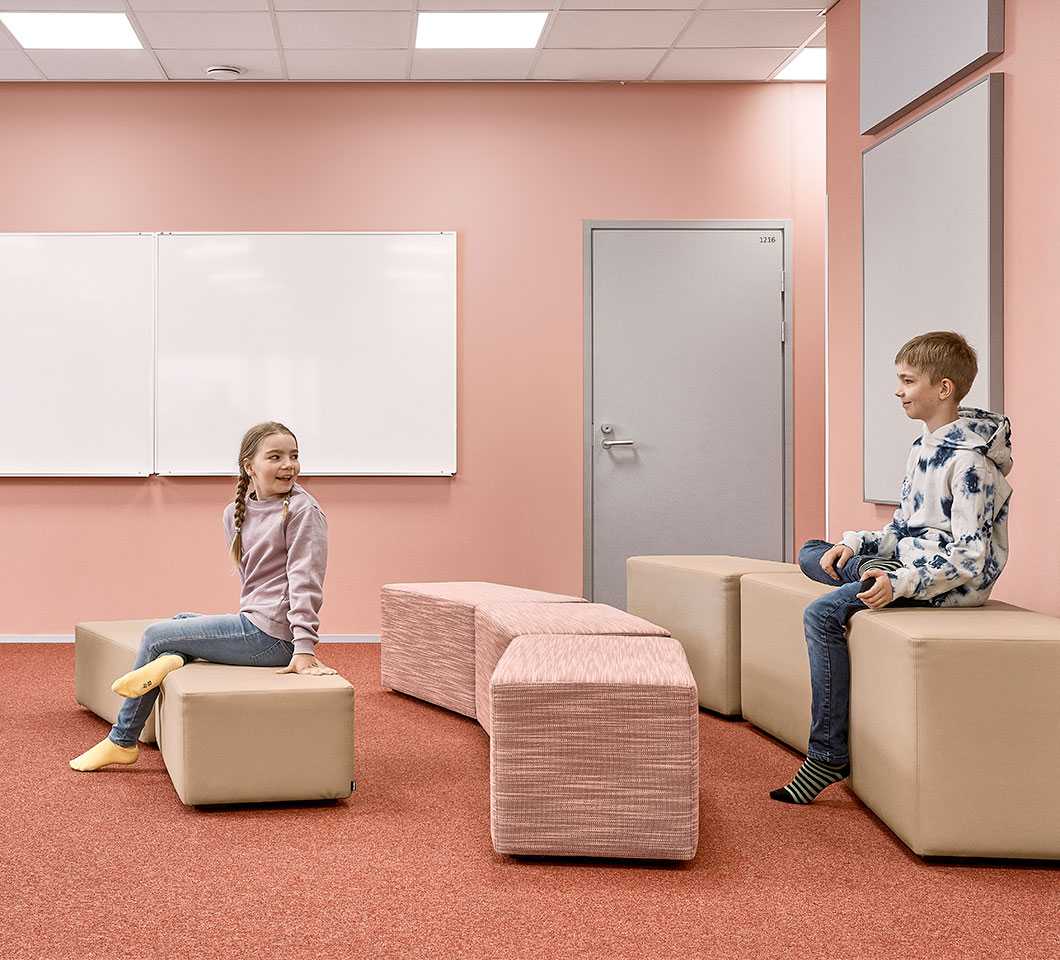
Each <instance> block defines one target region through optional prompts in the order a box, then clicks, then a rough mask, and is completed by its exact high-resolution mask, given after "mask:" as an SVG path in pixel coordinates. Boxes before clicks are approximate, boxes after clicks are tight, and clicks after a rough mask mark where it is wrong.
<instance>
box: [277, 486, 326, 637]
mask: <svg viewBox="0 0 1060 960" xmlns="http://www.w3.org/2000/svg"><path fill="white" fill-rule="evenodd" d="M327 565H328V524H327V520H326V519H325V517H324V514H323V513H322V512H321V511H320V510H319V509H317V507H315V506H312V505H310V506H308V507H306V509H304V510H302V511H300V512H299V513H296V514H292V515H291V516H290V517H288V519H287V586H288V600H289V601H290V605H291V608H290V611H289V612H288V614H287V621H288V623H290V625H291V636H292V638H293V639H294V652H295V653H312V652H313V649H314V645H315V644H316V642H317V639H318V637H317V628H318V627H319V626H320V607H321V606H322V605H323V603H324V573H325V571H326V569H327Z"/></svg>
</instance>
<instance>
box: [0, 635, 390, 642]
mask: <svg viewBox="0 0 1060 960" xmlns="http://www.w3.org/2000/svg"><path fill="white" fill-rule="evenodd" d="M73 642H74V636H73V634H72V633H27V634H22V635H20V634H17V633H0V643H73ZM320 642H321V643H379V634H377V633H328V634H324V635H323V636H322V637H321V638H320Z"/></svg>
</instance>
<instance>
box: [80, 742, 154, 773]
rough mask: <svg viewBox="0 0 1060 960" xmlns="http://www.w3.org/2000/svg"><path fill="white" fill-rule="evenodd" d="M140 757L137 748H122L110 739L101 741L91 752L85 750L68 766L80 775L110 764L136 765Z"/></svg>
mask: <svg viewBox="0 0 1060 960" xmlns="http://www.w3.org/2000/svg"><path fill="white" fill-rule="evenodd" d="M139 756H140V748H139V747H123V746H120V745H119V744H117V743H115V742H114V741H113V740H111V739H110V737H107V739H106V740H101V741H100V742H99V743H97V744H96V745H95V746H94V747H93V748H92V749H91V750H86V751H85V752H84V753H82V754H81V756H79V757H74V759H73V760H71V761H70V766H71V767H73V768H74V769H75V770H80V771H81V772H82V773H88V772H89V771H91V770H98V769H99V768H100V767H105V766H107V765H108V764H111V763H123V764H130V763H136V760H137V758H138V757H139Z"/></svg>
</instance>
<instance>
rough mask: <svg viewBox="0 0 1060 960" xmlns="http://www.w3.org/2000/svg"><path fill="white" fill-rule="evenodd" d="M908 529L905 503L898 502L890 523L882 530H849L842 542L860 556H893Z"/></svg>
mask: <svg viewBox="0 0 1060 960" xmlns="http://www.w3.org/2000/svg"><path fill="white" fill-rule="evenodd" d="M907 529H908V526H907V524H906V520H905V513H904V510H903V505H902V504H898V507H897V509H896V510H895V511H894V516H893V517H892V518H891V521H890V523H888V524H887V525H886V526H885V527H884V528H883V529H882V530H847V531H846V532H845V533H844V534H843V539H842V541H841V542H842V543H843V545H844V546H847V547H850V549H851V550H853V551H854V555H855V556H858V557H860V556H862V555H864V554H876V555H878V556H881V557H893V556H894V552H895V550H897V549H898V541H899V540H900V539H901V538H902V537H903V536H905V531H906V530H907Z"/></svg>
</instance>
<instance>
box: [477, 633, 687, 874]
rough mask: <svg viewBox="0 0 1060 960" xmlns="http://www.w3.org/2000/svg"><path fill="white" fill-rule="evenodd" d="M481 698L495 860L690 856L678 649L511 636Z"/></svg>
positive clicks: (663, 643)
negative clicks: (488, 714)
mask: <svg viewBox="0 0 1060 960" xmlns="http://www.w3.org/2000/svg"><path fill="white" fill-rule="evenodd" d="M490 689H491V701H492V726H493V735H492V737H491V739H490V829H491V833H492V836H493V846H494V848H495V849H496V850H497V851H498V852H499V853H508V854H547V855H552V856H591V857H633V858H650V859H673V860H690V859H691V858H692V857H693V856H695V853H696V846H697V844H698V839H699V696H698V693H697V691H696V682H695V680H694V679H693V677H692V671H691V670H690V669H689V666H688V661H687V659H686V658H685V654H684V650H683V649H682V648H681V644H680V643H678V642H677V641H676V640H674V639H673V638H672V637H657V636H639V637H630V636H585V635H582V636H570V635H567V636H563V635H554V636H520V637H518V638H516V639H515V640H513V641H512V642H511V644H510V645H509V646H508V648H507V650H506V651H505V653H504V655H503V656H502V657H501V660H500V663H499V664H498V665H497V669H496V670H495V671H494V673H493V679H492V682H491V684H490Z"/></svg>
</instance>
